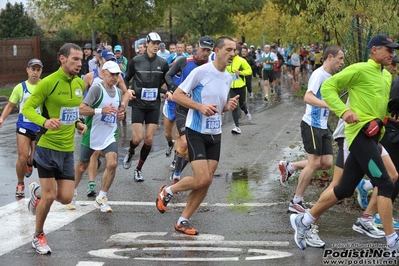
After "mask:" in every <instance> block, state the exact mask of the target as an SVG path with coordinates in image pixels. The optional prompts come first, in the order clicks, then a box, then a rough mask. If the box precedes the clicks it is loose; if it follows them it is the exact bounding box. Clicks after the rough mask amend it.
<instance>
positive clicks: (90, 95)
mask: <svg viewBox="0 0 399 266" xmlns="http://www.w3.org/2000/svg"><path fill="white" fill-rule="evenodd" d="M100 96H101V88H100V86H99V85H98V84H96V85H93V86H92V87H91V88H90V90H89V91H88V92H87V95H86V97H85V98H84V99H83V103H85V104H87V105H88V106H93V105H94V104H95V103H96V102H97V101H98V99H100Z"/></svg>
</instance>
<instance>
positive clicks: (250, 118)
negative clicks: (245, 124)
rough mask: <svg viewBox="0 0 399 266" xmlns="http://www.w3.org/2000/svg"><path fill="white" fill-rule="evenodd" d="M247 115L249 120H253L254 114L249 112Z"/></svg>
mask: <svg viewBox="0 0 399 266" xmlns="http://www.w3.org/2000/svg"><path fill="white" fill-rule="evenodd" d="M246 117H247V119H248V120H249V121H251V120H252V115H251V114H250V113H249V112H248V114H247V115H246Z"/></svg>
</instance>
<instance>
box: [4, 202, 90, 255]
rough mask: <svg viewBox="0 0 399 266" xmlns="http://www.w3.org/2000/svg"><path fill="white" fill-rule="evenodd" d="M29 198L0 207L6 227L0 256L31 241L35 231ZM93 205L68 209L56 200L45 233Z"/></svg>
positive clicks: (88, 210) (86, 211) (70, 220)
mask: <svg viewBox="0 0 399 266" xmlns="http://www.w3.org/2000/svg"><path fill="white" fill-rule="evenodd" d="M28 202H29V199H21V200H19V201H17V202H13V203H10V204H7V205H5V206H2V207H0V224H1V226H2V228H6V230H7V236H9V237H6V238H3V239H2V241H1V242H0V256H2V255H4V254H6V253H8V252H10V251H11V250H13V249H16V248H18V247H20V246H23V245H25V244H27V243H29V242H31V241H32V237H33V233H34V232H35V216H33V215H32V214H31V213H30V212H29V211H28ZM94 208H95V207H94V206H93V207H91V206H82V207H80V208H79V209H78V210H76V211H68V210H67V209H66V207H65V206H64V205H62V204H60V203H58V202H55V203H54V204H53V205H52V206H51V210H50V212H49V214H48V216H47V220H46V223H45V233H46V234H49V233H51V232H53V231H55V230H57V229H59V228H61V227H63V226H65V225H67V224H69V223H71V222H73V221H74V220H76V219H78V218H79V217H81V216H83V215H85V214H86V213H88V212H90V211H92V210H93V209H94Z"/></svg>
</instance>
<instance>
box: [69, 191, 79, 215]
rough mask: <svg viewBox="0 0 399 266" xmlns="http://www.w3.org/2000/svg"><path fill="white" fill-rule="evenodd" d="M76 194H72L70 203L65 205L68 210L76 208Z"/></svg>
mask: <svg viewBox="0 0 399 266" xmlns="http://www.w3.org/2000/svg"><path fill="white" fill-rule="evenodd" d="M77 196H78V195H76V194H75V195H73V198H72V201H71V203H69V204H67V206H66V207H67V209H68V210H71V211H74V210H76V198H77Z"/></svg>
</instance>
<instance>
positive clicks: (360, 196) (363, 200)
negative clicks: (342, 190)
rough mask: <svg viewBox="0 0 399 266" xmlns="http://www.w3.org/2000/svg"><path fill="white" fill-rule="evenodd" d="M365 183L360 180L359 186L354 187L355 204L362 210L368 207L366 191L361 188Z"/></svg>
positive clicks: (363, 180)
mask: <svg viewBox="0 0 399 266" xmlns="http://www.w3.org/2000/svg"><path fill="white" fill-rule="evenodd" d="M365 182H366V180H365V179H364V178H362V180H361V181H360V182H359V184H358V185H357V187H356V193H357V202H358V203H359V205H360V207H361V208H362V209H366V208H367V206H368V205H369V201H368V199H367V195H368V191H367V190H365V189H364V188H363V185H364V183H365Z"/></svg>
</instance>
